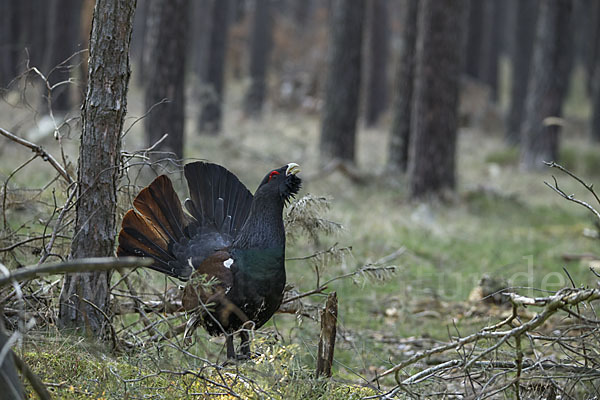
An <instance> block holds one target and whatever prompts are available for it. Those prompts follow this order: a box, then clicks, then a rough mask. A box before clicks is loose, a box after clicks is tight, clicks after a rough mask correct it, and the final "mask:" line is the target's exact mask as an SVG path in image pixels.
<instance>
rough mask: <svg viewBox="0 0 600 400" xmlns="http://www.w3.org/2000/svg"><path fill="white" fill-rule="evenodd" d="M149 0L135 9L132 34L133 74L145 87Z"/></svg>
mask: <svg viewBox="0 0 600 400" xmlns="http://www.w3.org/2000/svg"><path fill="white" fill-rule="evenodd" d="M149 3H150V1H149V0H145V1H141V2H140V4H138V6H137V9H136V11H135V18H134V19H133V33H132V34H131V59H132V61H133V63H134V64H133V67H134V69H133V76H134V78H135V83H137V85H139V86H141V87H143V86H144V83H145V79H144V64H145V62H146V56H145V54H146V46H145V44H146V25H147V22H146V20H147V18H148V4H149Z"/></svg>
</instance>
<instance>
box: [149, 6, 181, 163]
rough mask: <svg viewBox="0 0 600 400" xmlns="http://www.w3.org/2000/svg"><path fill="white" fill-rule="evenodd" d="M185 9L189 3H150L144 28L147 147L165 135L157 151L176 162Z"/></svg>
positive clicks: (179, 149)
mask: <svg viewBox="0 0 600 400" xmlns="http://www.w3.org/2000/svg"><path fill="white" fill-rule="evenodd" d="M188 6H189V0H152V2H151V3H150V8H149V10H148V26H147V28H146V29H147V32H146V36H147V38H148V41H147V42H146V45H147V46H148V47H147V49H146V50H147V51H148V54H147V55H148V58H147V60H149V61H150V62H148V63H147V64H146V66H145V68H146V71H145V72H144V73H145V75H146V81H147V82H148V84H147V85H146V109H147V110H150V109H151V108H152V107H155V108H154V109H153V110H152V112H150V114H149V115H148V116H147V117H146V119H145V128H146V134H147V136H148V145H149V146H152V145H153V144H155V143H156V142H157V141H158V140H159V139H160V138H162V137H163V135H164V134H165V133H166V134H168V136H167V138H166V139H165V140H164V141H163V142H162V143H161V144H160V145H159V146H158V147H156V149H157V150H160V151H163V152H168V153H169V155H168V156H169V157H172V156H173V155H174V156H175V157H176V158H177V159H181V158H183V141H184V122H185V121H184V116H185V93H184V88H185V79H184V78H185V76H184V71H185V63H186V36H187V27H188V23H187V22H188V8H189V7H188ZM163 100H166V101H165V102H163V103H162V104H158V103H160V102H161V101H163ZM156 158H162V157H156Z"/></svg>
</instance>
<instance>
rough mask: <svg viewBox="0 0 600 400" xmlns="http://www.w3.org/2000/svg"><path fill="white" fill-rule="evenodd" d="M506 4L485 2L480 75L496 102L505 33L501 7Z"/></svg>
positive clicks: (500, 0)
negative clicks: (502, 42)
mask: <svg viewBox="0 0 600 400" xmlns="http://www.w3.org/2000/svg"><path fill="white" fill-rule="evenodd" d="M528 1H529V0H528ZM505 3H506V0H485V2H484V5H483V6H484V10H483V14H484V29H483V39H482V42H483V43H482V44H483V47H482V49H481V61H480V67H481V71H480V74H479V75H480V76H481V80H482V81H483V82H484V83H485V84H486V85H487V86H488V87H489V88H490V99H491V100H492V101H494V102H496V101H497V100H498V62H499V58H500V47H501V33H502V32H503V29H502V28H503V27H502V23H503V21H502V19H501V18H502V15H503V13H502V12H501V7H505Z"/></svg>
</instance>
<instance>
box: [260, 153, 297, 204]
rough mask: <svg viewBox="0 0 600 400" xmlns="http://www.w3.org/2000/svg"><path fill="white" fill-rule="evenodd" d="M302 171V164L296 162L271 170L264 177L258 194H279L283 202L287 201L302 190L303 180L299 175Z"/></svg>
mask: <svg viewBox="0 0 600 400" xmlns="http://www.w3.org/2000/svg"><path fill="white" fill-rule="evenodd" d="M298 172H300V166H299V165H298V164H296V163H289V164H287V165H284V166H283V167H281V168H279V169H274V170H272V171H269V173H268V174H267V175H266V176H265V177H264V179H263V180H262V182H261V183H260V185H259V186H258V189H256V194H255V196H256V195H269V194H271V195H279V197H280V198H281V199H282V200H283V203H284V204H285V203H287V202H288V201H289V200H290V199H291V198H293V197H294V196H295V195H296V193H298V191H299V190H300V186H301V184H302V180H301V179H300V178H299V177H298V176H297V174H298Z"/></svg>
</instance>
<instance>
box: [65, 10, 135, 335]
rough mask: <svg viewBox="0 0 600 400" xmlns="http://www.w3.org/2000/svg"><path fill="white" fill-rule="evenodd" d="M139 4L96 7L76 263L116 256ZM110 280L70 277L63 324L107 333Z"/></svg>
mask: <svg viewBox="0 0 600 400" xmlns="http://www.w3.org/2000/svg"><path fill="white" fill-rule="evenodd" d="M135 4H136V1H135V0H117V1H115V0H97V2H96V6H95V9H94V17H93V22H92V34H91V39H90V58H89V80H88V88H87V94H86V99H85V102H84V105H83V111H82V126H83V131H82V135H81V146H80V151H79V168H78V186H77V190H78V201H77V206H76V222H75V235H74V237H73V242H72V244H71V254H70V258H72V259H76V258H82V257H108V256H112V255H113V254H114V242H115V235H116V226H115V225H116V224H115V214H116V204H117V181H118V176H119V156H120V149H121V132H122V129H123V121H124V118H125V114H126V111H127V88H128V84H129V75H130V68H129V42H130V39H131V30H132V24H133V14H134V10H135ZM109 282H110V274H109V273H108V272H88V273H79V274H67V275H65V279H64V282H63V286H62V291H61V294H60V309H59V320H58V322H59V325H60V326H61V327H70V328H78V329H80V330H84V331H85V332H86V333H88V334H91V335H94V336H100V335H102V333H103V331H104V328H105V326H106V322H107V321H106V320H105V315H103V314H102V312H107V311H108V310H109V304H108V302H109V297H108V296H109V292H108V291H109ZM90 303H93V304H94V306H92V305H90Z"/></svg>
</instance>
